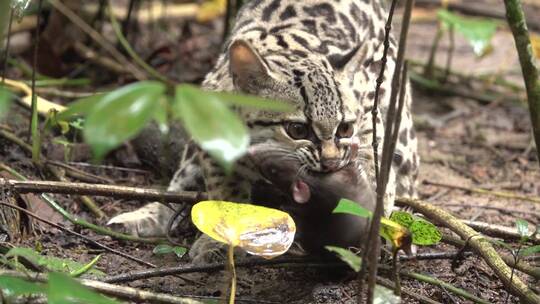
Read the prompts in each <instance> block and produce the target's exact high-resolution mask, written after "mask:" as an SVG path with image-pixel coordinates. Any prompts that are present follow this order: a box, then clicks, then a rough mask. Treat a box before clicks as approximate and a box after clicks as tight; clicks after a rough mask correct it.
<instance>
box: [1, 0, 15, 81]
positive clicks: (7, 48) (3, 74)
mask: <svg viewBox="0 0 540 304" xmlns="http://www.w3.org/2000/svg"><path fill="white" fill-rule="evenodd" d="M8 6H9V4H8ZM12 23H13V9H10V13H9V24H8V30H7V34H6V35H7V37H6V47H5V50H4V58H3V59H2V67H3V69H4V70H3V71H2V84H4V83H5V79H6V73H7V60H8V57H9V42H10V40H11V24H12Z"/></svg>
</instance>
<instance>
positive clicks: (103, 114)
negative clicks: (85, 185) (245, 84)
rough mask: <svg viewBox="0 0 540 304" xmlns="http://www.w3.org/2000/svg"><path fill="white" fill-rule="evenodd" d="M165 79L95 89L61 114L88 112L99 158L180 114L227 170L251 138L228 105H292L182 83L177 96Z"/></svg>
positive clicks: (88, 135)
mask: <svg viewBox="0 0 540 304" xmlns="http://www.w3.org/2000/svg"><path fill="white" fill-rule="evenodd" d="M166 89H167V88H166V86H165V84H163V83H161V82H156V81H141V82H136V83H132V84H129V85H127V86H124V87H122V88H119V89H117V90H114V91H112V92H109V93H106V94H99V95H94V96H91V97H87V98H83V99H80V100H78V101H76V102H74V103H72V104H71V105H70V106H69V107H68V109H67V110H65V111H63V112H61V113H60V114H58V115H57V117H56V120H57V121H62V120H69V119H72V118H73V117H74V116H75V117H76V116H77V115H79V116H80V115H82V116H84V117H85V123H84V127H83V134H84V138H85V141H86V142H87V143H88V144H90V146H91V147H92V150H93V152H94V155H95V157H96V159H98V160H99V159H102V158H103V157H104V156H105V155H106V154H107V153H108V152H109V151H111V150H112V149H114V148H116V147H118V146H119V145H120V144H122V143H123V142H124V141H126V140H128V139H130V138H132V137H134V136H135V135H136V134H137V133H138V132H139V131H140V130H141V129H142V128H144V127H145V126H146V125H147V124H148V123H149V122H150V121H152V120H155V121H156V122H157V123H158V124H159V126H160V130H162V131H163V132H167V131H168V127H167V124H168V121H169V117H170V116H172V117H173V118H176V119H179V120H180V121H181V122H182V123H183V125H184V127H185V128H186V130H187V131H188V132H190V134H191V135H192V137H193V139H194V140H195V141H196V142H197V143H198V144H199V145H200V146H201V147H202V148H203V149H205V150H207V151H208V152H209V154H210V155H211V156H213V157H214V158H215V159H216V160H217V161H218V162H219V163H220V164H221V165H222V166H223V168H225V170H226V171H227V172H230V171H231V170H232V166H233V164H234V162H235V161H236V160H237V159H238V158H239V157H240V156H242V155H243V154H244V153H245V152H246V149H247V146H248V144H249V135H248V132H247V129H246V127H245V126H244V124H243V123H242V122H241V121H240V119H239V117H238V116H237V115H236V113H234V112H233V111H232V110H231V109H230V108H229V105H234V106H242V107H255V108H258V109H260V110H268V111H287V110H289V109H290V106H289V105H287V104H285V103H281V102H277V101H270V100H266V99H262V98H260V97H253V96H243V95H238V94H232V93H218V92H207V91H204V90H201V89H199V88H197V87H195V86H191V85H186V84H181V85H177V86H176V87H175V88H174V96H169V95H168V94H167V92H166Z"/></svg>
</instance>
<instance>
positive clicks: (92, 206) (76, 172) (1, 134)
mask: <svg viewBox="0 0 540 304" xmlns="http://www.w3.org/2000/svg"><path fill="white" fill-rule="evenodd" d="M0 137H4V138H6V139H7V140H9V141H11V142H13V143H14V144H16V145H18V146H19V147H21V148H22V149H23V150H25V151H26V152H27V153H28V154H32V147H31V146H30V145H28V144H27V143H25V142H24V141H23V140H22V139H20V138H18V137H17V136H16V135H15V134H13V133H11V132H9V131H7V130H1V129H0ZM39 158H40V159H41V160H42V162H43V163H45V168H46V169H47V170H48V171H49V172H50V173H51V174H52V175H53V176H54V177H55V178H56V179H57V180H59V181H62V182H65V181H66V179H65V178H64V177H63V175H62V174H60V172H58V170H57V169H56V168H55V167H53V166H51V165H50V163H49V161H48V160H47V159H46V158H45V157H43V156H42V155H40V157H39ZM63 168H64V169H66V172H67V173H68V174H70V175H77V176H79V177H81V176H83V174H81V173H80V172H82V171H80V170H78V169H75V168H71V167H70V166H68V165H64V166H63ZM81 200H82V202H83V204H84V205H85V206H86V207H87V208H88V209H89V210H90V211H91V212H92V213H93V214H94V215H96V216H97V217H98V218H105V217H106V215H105V213H104V212H103V211H102V210H101V209H99V207H98V206H97V205H96V203H95V202H94V201H93V200H92V199H91V198H89V197H87V196H84V195H83V196H81Z"/></svg>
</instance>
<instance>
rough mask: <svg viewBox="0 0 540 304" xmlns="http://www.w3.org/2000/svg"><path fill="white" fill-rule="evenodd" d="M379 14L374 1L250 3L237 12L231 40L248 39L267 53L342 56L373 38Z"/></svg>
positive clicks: (265, 0) (262, 0)
mask: <svg viewBox="0 0 540 304" xmlns="http://www.w3.org/2000/svg"><path fill="white" fill-rule="evenodd" d="M382 12H383V9H382V8H380V7H379V5H378V4H377V1H360V0H339V1H337V0H305V1H297V0H252V1H249V2H247V3H246V4H245V5H244V6H243V7H242V9H241V10H240V11H239V13H238V16H237V19H236V22H235V26H234V28H233V29H232V31H231V40H235V39H248V40H250V42H251V43H253V44H255V45H258V46H260V47H259V49H263V50H268V51H270V52H271V51H272V49H275V48H281V49H304V50H307V51H311V52H315V53H320V54H323V55H328V54H329V53H333V52H334V53H335V52H338V53H342V52H347V51H349V50H351V49H352V48H354V47H355V46H356V45H358V43H359V42H361V41H363V40H365V39H367V38H369V37H372V36H374V35H375V34H376V31H378V30H379V29H380V28H381V26H380V25H379V24H378V23H380V21H381V20H382V19H381V17H382V14H383V13H382Z"/></svg>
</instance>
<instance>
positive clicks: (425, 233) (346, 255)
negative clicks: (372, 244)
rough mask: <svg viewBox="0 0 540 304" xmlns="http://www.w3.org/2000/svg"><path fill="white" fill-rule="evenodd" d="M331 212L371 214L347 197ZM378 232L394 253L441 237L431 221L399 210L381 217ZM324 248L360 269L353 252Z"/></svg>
mask: <svg viewBox="0 0 540 304" xmlns="http://www.w3.org/2000/svg"><path fill="white" fill-rule="evenodd" d="M333 213H347V214H352V215H356V216H360V217H367V218H371V217H372V216H373V214H372V212H371V211H369V210H367V209H365V208H363V207H362V206H360V204H358V203H356V202H354V201H351V200H348V199H341V200H340V201H339V203H338V205H337V206H336V208H335V209H334V210H333ZM379 234H380V235H381V236H382V237H383V238H385V239H386V240H388V241H389V242H391V243H392V246H393V247H394V254H395V253H397V251H398V250H399V249H403V250H404V251H405V252H407V253H409V252H411V244H417V245H422V246H427V245H434V244H437V243H438V242H439V241H440V240H441V238H442V235H441V232H440V231H439V229H437V227H436V226H435V225H433V224H432V223H430V222H428V221H426V220H424V219H421V218H418V217H416V216H413V215H412V214H410V213H407V212H401V211H395V212H393V213H392V216H391V217H390V219H388V218H384V217H383V218H381V230H380V232H379ZM325 248H326V249H327V250H329V251H332V252H335V253H337V254H338V256H339V257H340V259H341V260H343V261H344V262H346V263H347V264H349V266H351V268H352V269H353V270H355V271H359V270H360V266H361V258H360V257H359V256H357V255H356V254H355V253H353V252H351V251H350V250H348V249H345V248H340V247H335V246H326V247H325Z"/></svg>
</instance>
